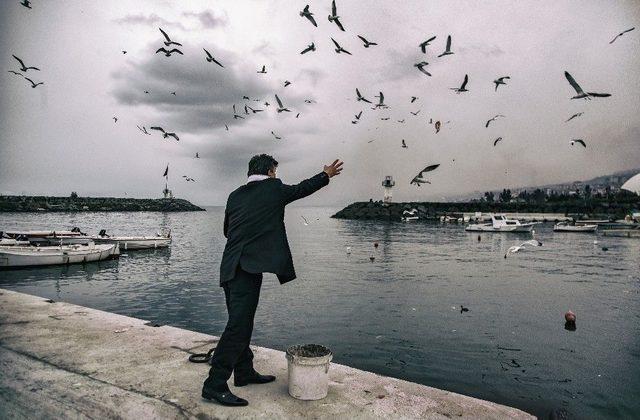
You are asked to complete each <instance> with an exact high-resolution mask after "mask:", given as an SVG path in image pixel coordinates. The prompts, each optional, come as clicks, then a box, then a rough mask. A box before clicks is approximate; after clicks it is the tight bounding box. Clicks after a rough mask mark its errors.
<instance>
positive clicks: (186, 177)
mask: <svg viewBox="0 0 640 420" xmlns="http://www.w3.org/2000/svg"><path fill="white" fill-rule="evenodd" d="M182 177H183V178H184V180H185V181H187V182H196V180H195V179H193V178H190V177H188V176H186V175H182Z"/></svg>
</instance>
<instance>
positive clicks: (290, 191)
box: [282, 159, 344, 204]
mask: <svg viewBox="0 0 640 420" xmlns="http://www.w3.org/2000/svg"><path fill="white" fill-rule="evenodd" d="M343 164H344V162H341V161H340V160H339V159H336V160H335V161H334V162H333V163H332V164H331V165H328V166H327V165H325V167H324V170H323V171H322V172H320V173H319V174H317V175H315V176H313V177H311V178H309V179H305V180H304V181H302V182H300V183H299V184H296V185H286V184H282V191H283V196H284V202H285V204H289V203H291V202H292V201H295V200H299V199H301V198H304V197H306V196H308V195H311V194H313V193H314V192H316V191H318V190H319V189H320V188H322V187H324V186H325V185H327V184H328V183H329V178H332V177H334V176H336V175H340V172H341V171H342V165H343Z"/></svg>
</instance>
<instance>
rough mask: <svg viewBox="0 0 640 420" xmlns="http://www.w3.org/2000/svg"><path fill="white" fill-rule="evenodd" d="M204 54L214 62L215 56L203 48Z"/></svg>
mask: <svg viewBox="0 0 640 420" xmlns="http://www.w3.org/2000/svg"><path fill="white" fill-rule="evenodd" d="M203 50H204V52H205V53H207V57H209V58H210V59H212V60H213V56H212V55H211V53H210V52H209V51H207V49H206V48H203Z"/></svg>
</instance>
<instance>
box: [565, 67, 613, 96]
mask: <svg viewBox="0 0 640 420" xmlns="http://www.w3.org/2000/svg"><path fill="white" fill-rule="evenodd" d="M564 77H566V78H567V80H568V81H569V84H571V86H572V87H573V88H574V89H575V90H576V93H577V95H576V96H574V97H572V98H571V99H583V98H584V99H591V96H594V97H600V98H606V97H607V96H611V94H610V93H595V92H585V91H583V90H582V88H581V87H580V85H579V84H578V83H577V82H576V81H575V79H574V78H573V77H572V76H571V75H570V74H569V72H568V71H565V72H564Z"/></svg>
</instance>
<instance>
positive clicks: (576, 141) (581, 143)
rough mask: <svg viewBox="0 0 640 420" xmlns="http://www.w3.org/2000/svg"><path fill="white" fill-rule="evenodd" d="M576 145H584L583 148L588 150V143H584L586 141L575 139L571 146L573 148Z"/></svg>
mask: <svg viewBox="0 0 640 420" xmlns="http://www.w3.org/2000/svg"><path fill="white" fill-rule="evenodd" d="M576 143H578V144H580V145H582V147H584V148H585V149H586V148H587V144H586V143H585V142H584V140H582V139H573V140H571V145H572V146H573V145H574V144H576Z"/></svg>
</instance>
